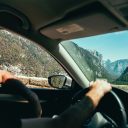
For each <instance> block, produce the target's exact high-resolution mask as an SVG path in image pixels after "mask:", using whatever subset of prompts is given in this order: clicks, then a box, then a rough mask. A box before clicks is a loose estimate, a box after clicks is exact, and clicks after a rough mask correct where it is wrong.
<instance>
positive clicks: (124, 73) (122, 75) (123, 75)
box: [115, 67, 128, 85]
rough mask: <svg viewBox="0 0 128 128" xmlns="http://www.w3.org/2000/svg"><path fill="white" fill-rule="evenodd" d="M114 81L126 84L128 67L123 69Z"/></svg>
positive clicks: (127, 83) (127, 82) (127, 81)
mask: <svg viewBox="0 0 128 128" xmlns="http://www.w3.org/2000/svg"><path fill="white" fill-rule="evenodd" d="M115 83H116V84H123V85H128V67H127V68H126V69H125V70H124V72H123V73H122V74H121V76H120V77H119V78H118V79H117V80H116V81H115Z"/></svg>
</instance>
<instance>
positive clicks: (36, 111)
mask: <svg viewBox="0 0 128 128" xmlns="http://www.w3.org/2000/svg"><path fill="white" fill-rule="evenodd" d="M2 89H3V90H4V92H7V93H12V94H18V95H21V96H22V97H23V98H24V99H26V100H27V101H28V102H29V104H31V106H32V108H33V117H36V118H37V117H41V115H42V108H41V105H40V101H39V98H38V96H37V95H36V94H35V93H34V92H33V91H31V90H30V89H29V88H27V87H26V86H25V85H24V84H23V83H22V82H21V81H19V80H17V79H8V80H7V81H6V82H5V83H3V84H2Z"/></svg>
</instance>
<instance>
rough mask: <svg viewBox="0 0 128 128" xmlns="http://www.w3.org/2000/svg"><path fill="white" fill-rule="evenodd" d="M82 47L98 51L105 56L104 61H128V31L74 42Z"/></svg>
mask: <svg viewBox="0 0 128 128" xmlns="http://www.w3.org/2000/svg"><path fill="white" fill-rule="evenodd" d="M72 41H73V42H74V43H76V44H78V45H79V46H80V47H83V48H85V49H91V50H96V51H98V52H99V53H101V54H102V55H103V60H107V59H110V60H111V61H115V60H118V59H128V31H120V32H114V33H109V34H104V35H98V36H92V37H86V38H80V39H74V40H72Z"/></svg>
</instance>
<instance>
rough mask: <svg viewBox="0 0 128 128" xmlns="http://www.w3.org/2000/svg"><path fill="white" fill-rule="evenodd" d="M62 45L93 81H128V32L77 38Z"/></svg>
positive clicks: (115, 82)
mask: <svg viewBox="0 0 128 128" xmlns="http://www.w3.org/2000/svg"><path fill="white" fill-rule="evenodd" d="M62 45H63V46H64V48H65V49H66V50H67V52H68V53H69V54H70V55H71V57H72V58H73V59H74V61H75V62H76V64H77V65H78V66H79V68H80V69H81V70H82V72H83V73H84V75H85V76H86V77H87V79H88V80H89V81H92V80H96V79H105V80H107V81H109V82H111V83H113V84H118V85H127V84H128V46H127V45H128V31H120V32H114V33H109V34H104V35H97V36H92V37H85V38H80V39H73V40H70V41H64V42H62Z"/></svg>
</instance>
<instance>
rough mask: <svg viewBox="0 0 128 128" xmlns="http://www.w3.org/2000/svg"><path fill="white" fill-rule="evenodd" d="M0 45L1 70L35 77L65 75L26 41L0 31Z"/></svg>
mask: <svg viewBox="0 0 128 128" xmlns="http://www.w3.org/2000/svg"><path fill="white" fill-rule="evenodd" d="M0 44H1V48H0V68H1V69H6V70H9V71H11V72H13V73H14V74H17V75H25V76H36V77H48V76H49V75H52V74H59V73H63V74H64V73H65V71H64V70H63V69H62V68H61V67H60V66H59V65H58V63H56V61H55V60H54V59H53V58H52V57H51V56H50V55H49V54H47V53H46V52H45V51H44V50H42V48H41V47H40V46H38V45H36V44H34V43H31V42H30V41H29V40H27V39H24V38H22V37H19V36H17V35H15V34H11V33H9V32H6V31H3V30H1V31H0Z"/></svg>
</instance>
